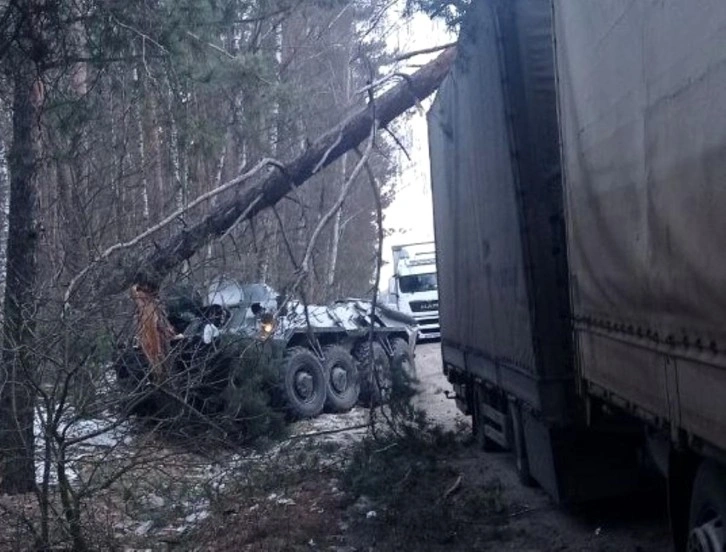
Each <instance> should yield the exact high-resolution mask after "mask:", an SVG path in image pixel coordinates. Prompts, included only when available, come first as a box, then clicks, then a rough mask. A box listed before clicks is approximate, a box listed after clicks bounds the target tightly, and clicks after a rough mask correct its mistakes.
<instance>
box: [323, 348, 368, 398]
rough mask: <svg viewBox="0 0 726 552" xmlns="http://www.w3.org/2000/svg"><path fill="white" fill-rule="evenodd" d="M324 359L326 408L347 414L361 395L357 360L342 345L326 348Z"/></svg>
mask: <svg viewBox="0 0 726 552" xmlns="http://www.w3.org/2000/svg"><path fill="white" fill-rule="evenodd" d="M323 357H324V358H325V361H324V364H323V365H324V368H325V381H326V383H327V390H326V398H325V408H326V410H329V411H331V412H347V411H348V410H350V409H351V408H353V407H354V406H355V404H356V403H357V402H358V396H359V395H360V382H359V380H358V367H357V366H356V362H355V359H354V358H353V356H352V355H351V354H350V353H349V352H348V351H347V350H346V349H344V348H343V347H341V346H340V345H330V346H328V347H325V348H324V349H323Z"/></svg>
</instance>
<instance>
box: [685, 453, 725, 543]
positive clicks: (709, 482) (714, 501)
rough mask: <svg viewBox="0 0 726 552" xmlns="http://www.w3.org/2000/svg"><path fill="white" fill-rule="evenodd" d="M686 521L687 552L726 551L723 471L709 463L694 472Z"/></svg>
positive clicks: (714, 464) (705, 462)
mask: <svg viewBox="0 0 726 552" xmlns="http://www.w3.org/2000/svg"><path fill="white" fill-rule="evenodd" d="M688 518H689V519H688V546H687V550H688V552H712V551H713V552H716V551H718V552H721V551H722V550H726V527H725V526H724V525H725V524H726V470H724V468H723V467H721V466H719V465H718V464H716V463H715V462H713V461H711V460H706V461H704V462H703V464H701V466H700V467H699V468H698V472H697V473H696V478H695V479H694V481H693V492H692V494H691V508H690V511H689V516H688Z"/></svg>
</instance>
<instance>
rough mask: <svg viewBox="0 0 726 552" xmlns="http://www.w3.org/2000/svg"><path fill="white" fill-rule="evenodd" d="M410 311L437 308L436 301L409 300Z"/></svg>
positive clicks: (437, 303) (433, 309)
mask: <svg viewBox="0 0 726 552" xmlns="http://www.w3.org/2000/svg"><path fill="white" fill-rule="evenodd" d="M410 305H411V312H424V311H435V310H439V302H438V301H411V303H410Z"/></svg>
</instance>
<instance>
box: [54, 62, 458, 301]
mask: <svg viewBox="0 0 726 552" xmlns="http://www.w3.org/2000/svg"><path fill="white" fill-rule="evenodd" d="M455 57H456V50H455V49H454V48H450V49H448V50H446V51H444V53H442V54H441V55H440V56H439V57H438V58H436V59H435V60H434V61H432V62H430V63H428V64H426V65H425V66H423V67H422V68H421V69H419V70H418V71H417V72H416V73H414V74H413V75H410V76H406V77H404V78H402V79H401V82H399V83H398V84H397V85H396V86H393V87H392V88H390V89H389V90H387V91H386V92H384V93H383V94H381V95H380V96H379V97H377V98H375V99H372V101H371V103H370V104H369V105H368V106H367V107H366V108H364V109H362V110H360V111H358V112H357V113H355V114H354V115H352V116H351V117H349V118H347V119H346V120H345V121H343V122H342V123H341V124H339V125H338V126H336V127H335V128H333V129H331V130H329V131H328V132H326V133H325V134H323V135H322V136H320V137H319V138H318V139H317V140H315V142H313V143H312V144H310V145H309V147H308V148H307V149H306V150H305V151H303V152H302V153H301V154H300V155H299V156H298V157H296V158H295V159H293V160H292V161H290V162H289V163H286V164H279V165H276V168H275V169H274V170H272V171H271V172H269V173H268V174H267V176H266V177H264V178H263V179H262V181H261V182H259V183H258V184H256V185H254V186H251V187H248V188H247V189H246V190H245V191H244V192H243V193H240V194H236V195H235V196H234V197H232V198H230V199H229V200H227V201H225V202H220V203H219V204H218V205H217V206H216V207H215V208H214V209H211V210H210V212H209V213H208V214H207V215H206V216H204V217H202V218H201V220H200V221H199V222H197V223H196V224H194V225H191V226H186V227H184V228H183V229H182V230H181V231H179V232H177V233H176V234H174V235H172V236H171V237H170V238H169V239H167V240H166V241H165V242H163V243H162V244H155V247H154V249H153V250H151V251H150V252H148V253H147V254H145V255H139V252H138V250H137V249H136V250H134V249H132V248H131V245H135V243H136V242H133V243H131V244H129V246H128V247H126V246H125V245H123V244H118V247H114V248H110V249H109V251H108V255H110V254H111V253H112V252H113V251H115V250H118V249H121V250H123V251H124V252H125V254H124V255H121V256H120V257H119V258H117V259H116V260H115V261H114V262H113V263H103V264H101V263H99V265H98V268H99V269H100V273H99V274H98V277H99V279H100V280H101V281H103V282H104V285H103V286H102V287H101V288H99V290H100V291H101V292H102V293H104V294H114V293H120V292H123V291H124V290H126V289H128V288H129V287H130V286H131V285H132V284H133V283H134V282H138V281H144V282H151V283H153V284H154V285H159V284H160V283H161V280H162V279H163V278H165V277H166V276H167V275H168V274H170V273H171V271H172V270H174V269H175V268H177V267H178V266H180V265H181V264H182V263H184V262H185V261H187V260H188V259H189V258H190V257H191V256H192V255H194V254H195V253H196V252H197V251H199V250H200V249H201V248H203V247H204V246H205V245H206V244H207V243H209V242H210V241H211V240H213V239H215V238H219V237H220V236H223V235H226V233H227V232H228V231H229V229H230V228H231V227H233V226H234V225H235V224H237V223H239V222H241V221H242V220H249V219H251V218H252V217H254V216H255V215H257V214H258V213H259V212H260V211H262V210H264V209H266V208H269V207H272V206H273V205H275V204H276V203H277V202H278V201H280V200H281V199H282V198H283V197H285V196H286V195H287V194H288V193H290V192H291V191H292V190H294V189H295V188H297V187H299V186H302V185H303V184H304V183H305V181H307V180H308V179H309V178H310V177H311V176H313V175H314V174H316V173H317V171H319V170H322V169H323V168H324V167H327V166H328V165H330V164H331V163H333V162H334V161H335V160H336V159H338V158H339V157H340V156H341V155H343V154H344V153H346V152H347V151H350V150H352V149H355V148H356V147H358V146H359V145H360V144H361V143H362V142H363V141H364V140H365V139H366V138H367V137H368V136H369V134H370V131H371V128H373V122H374V120H375V121H376V122H377V126H378V128H381V127H385V126H386V125H388V124H389V123H390V122H391V121H393V120H394V119H395V118H396V117H398V116H399V115H401V114H402V113H404V112H405V111H406V110H408V109H409V108H411V107H413V106H414V105H416V104H417V103H418V102H419V101H420V100H423V99H424V98H426V97H428V96H429V95H431V94H432V93H433V92H434V91H435V90H436V89H437V88H438V87H439V85H440V84H441V81H442V80H443V79H444V77H445V76H446V75H447V73H448V71H449V68H450V67H451V64H452V62H453V60H454V59H455ZM245 181H246V178H245V177H243V176H239V177H237V178H235V179H232V180H231V181H230V182H228V183H226V184H225V185H224V186H222V187H225V189H226V186H231V185H238V184H242V183H243V182H245ZM102 260H104V261H105V260H107V255H106V254H104V256H102ZM69 291H70V290H69ZM68 296H70V293H69V294H68Z"/></svg>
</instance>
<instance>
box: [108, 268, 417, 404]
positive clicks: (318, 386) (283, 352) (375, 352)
mask: <svg viewBox="0 0 726 552" xmlns="http://www.w3.org/2000/svg"><path fill="white" fill-rule="evenodd" d="M206 292H207V293H206V297H201V296H199V294H194V293H191V292H188V291H185V292H184V293H181V294H180V293H171V294H169V296H168V297H167V298H166V300H165V301H164V304H165V309H166V311H167V314H168V318H169V321H170V322H171V324H172V325H173V326H174V328H175V329H176V330H177V331H178V332H179V334H180V338H179V339H177V340H176V341H174V342H172V347H171V353H170V354H169V357H168V362H167V366H166V369H165V370H166V380H165V381H166V383H165V384H164V385H160V382H154V381H153V378H151V377H150V376H149V374H150V370H149V363H148V361H147V359H145V358H144V354H143V353H142V352H141V349H140V347H139V346H138V345H136V346H133V347H130V348H128V349H127V351H126V352H125V354H124V355H123V357H122V358H121V359H120V361H119V362H118V363H117V365H116V372H117V377H118V381H119V383H120V384H121V386H122V387H123V388H124V389H125V390H126V392H127V393H129V395H130V396H133V397H139V400H137V401H136V402H135V403H134V405H135V407H134V408H135V410H136V411H137V412H138V411H143V410H148V409H149V408H152V409H153V410H158V407H159V403H166V402H168V401H167V400H165V397H166V398H168V396H169V394H172V395H173V396H174V397H176V398H177V399H180V398H183V400H184V402H185V403H188V404H190V405H191V406H193V407H194V408H195V409H196V410H198V411H199V412H202V413H204V414H215V413H223V414H225V415H226V416H229V417H232V418H234V417H236V416H239V415H240V414H241V413H243V412H245V405H244V404H243V402H244V392H243V389H244V388H245V386H247V387H249V385H258V386H261V387H264V388H265V390H266V391H268V392H269V398H270V401H271V402H272V403H273V404H274V405H276V406H278V407H280V408H282V409H284V411H285V412H286V413H287V414H288V416H289V417H291V418H309V417H314V416H317V415H318V414H320V413H321V412H322V411H323V410H327V411H330V412H345V411H347V410H349V409H351V408H352V407H353V406H355V405H356V404H357V403H361V404H364V405H376V404H380V403H383V402H385V401H387V400H388V399H389V398H390V396H391V394H392V392H393V390H394V388H395V385H396V382H405V381H410V380H411V379H412V378H415V362H414V347H415V344H416V338H417V334H418V332H417V328H416V324H415V320H413V319H412V318H410V317H408V316H406V315H404V314H401V313H399V312H397V311H394V310H390V309H388V308H386V307H385V306H380V305H377V306H376V308H375V311H373V308H372V307H373V305H372V302H371V301H368V300H362V299H345V300H340V301H336V302H335V303H333V304H332V305H328V306H319V305H307V306H306V305H304V304H303V303H302V302H300V301H297V300H295V299H287V298H284V297H282V296H281V295H279V294H278V293H276V292H275V291H274V290H273V289H272V288H270V287H268V286H266V285H264V284H241V283H239V282H236V281H234V280H230V279H220V280H218V281H216V282H214V283H213V284H212V285H210V286H209V288H208V289H207V290H206ZM181 336H183V337H181ZM251 380H254V381H251ZM164 387H166V389H160V388H164ZM169 388H171V389H172V391H169ZM177 402H179V401H177Z"/></svg>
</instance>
